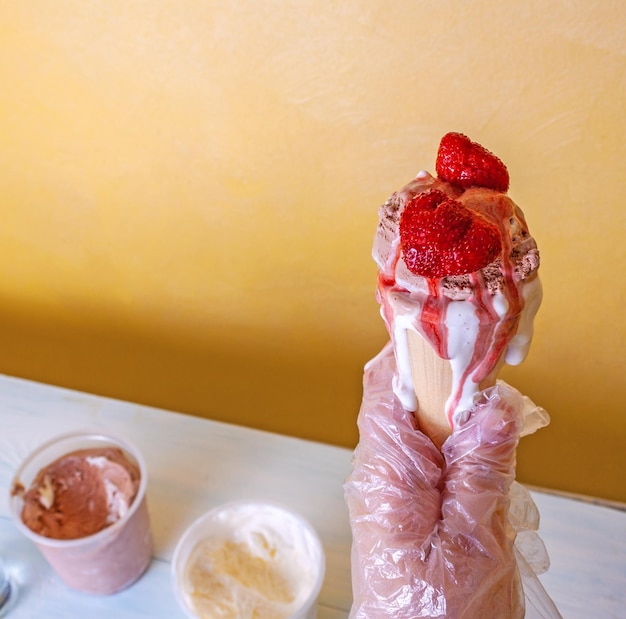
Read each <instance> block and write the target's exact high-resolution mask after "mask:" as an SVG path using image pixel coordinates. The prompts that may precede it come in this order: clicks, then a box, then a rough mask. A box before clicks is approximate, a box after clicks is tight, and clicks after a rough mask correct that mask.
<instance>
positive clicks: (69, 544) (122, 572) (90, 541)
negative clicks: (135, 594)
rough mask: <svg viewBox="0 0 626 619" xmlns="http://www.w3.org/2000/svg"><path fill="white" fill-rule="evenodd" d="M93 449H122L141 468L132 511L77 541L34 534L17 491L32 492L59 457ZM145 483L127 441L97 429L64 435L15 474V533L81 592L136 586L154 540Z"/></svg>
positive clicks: (137, 455) (139, 461)
mask: <svg viewBox="0 0 626 619" xmlns="http://www.w3.org/2000/svg"><path fill="white" fill-rule="evenodd" d="M95 447H119V448H120V449H121V450H122V451H123V452H124V453H125V454H126V456H127V457H128V458H129V459H130V460H131V461H134V462H135V463H136V464H137V466H138V467H139V471H140V475H141V479H140V484H139V490H138V492H137V496H136V497H135V499H134V500H133V502H132V504H131V506H130V508H129V510H128V512H127V513H126V514H124V516H123V517H122V518H120V519H119V520H118V521H117V522H115V523H113V524H112V525H110V526H108V527H107V528H105V529H102V530H101V531H99V532H98V533H94V534H93V535H88V536H86V537H81V538H77V539H69V540H61V539H52V538H49V537H44V536H42V535H39V534H37V533H35V532H34V531H31V530H30V529H29V528H28V527H27V526H26V525H25V524H24V523H23V522H22V518H21V513H22V507H23V500H22V497H21V496H20V495H19V493H16V492H15V489H17V488H20V487H24V488H26V489H28V488H29V487H30V485H31V484H32V482H33V480H34V479H35V477H36V475H37V473H38V472H39V471H40V470H41V469H42V468H44V467H45V466H47V465H48V464H50V463H51V462H53V461H54V460H56V459H57V458H59V457H61V456H64V455H65V454H68V453H70V452H72V451H76V450H79V449H89V448H95ZM147 482H148V479H147V471H146V465H145V462H144V460H143V457H142V456H141V453H140V452H139V450H138V449H137V448H136V447H135V446H134V445H133V444H131V443H130V442H129V441H127V440H126V439H122V438H118V437H114V436H111V435H109V434H103V433H101V432H100V431H99V430H93V431H81V432H73V433H69V434H64V435H61V436H58V437H56V438H53V439H51V440H49V441H47V442H46V443H44V444H43V445H41V446H40V447H38V448H37V449H36V450H35V451H33V452H32V453H31V454H30V455H29V456H28V457H27V458H26V459H25V460H24V461H23V462H22V464H21V465H20V467H19V468H18V469H17V471H16V473H15V476H14V478H13V482H12V483H11V489H12V490H11V498H10V501H9V503H10V509H11V514H12V516H13V519H14V522H15V524H16V526H17V528H18V529H19V530H20V531H21V532H22V533H23V534H24V535H25V536H26V537H28V538H29V539H31V540H32V541H33V542H34V543H35V544H36V545H37V547H38V548H39V550H40V551H41V553H42V554H43V555H44V557H45V558H46V559H47V560H48V562H49V563H50V565H51V566H52V567H53V568H54V570H55V571H56V572H57V574H58V575H59V576H60V577H61V579H62V580H63V581H64V582H65V583H66V584H67V585H68V586H70V587H71V588H72V589H76V590H78V591H85V592H88V593H95V594H100V595H108V594H111V593H115V592H117V591H121V590H122V589H125V588H126V587H128V586H130V585H131V584H132V583H134V582H135V581H136V580H137V579H138V578H139V577H140V576H141V575H142V574H143V573H144V571H145V570H146V569H147V567H148V565H149V563H150V559H151V556H152V535H151V533H150V521H149V517H148V508H147V504H146V487H147Z"/></svg>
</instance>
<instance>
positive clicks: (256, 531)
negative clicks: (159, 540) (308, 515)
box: [172, 502, 325, 619]
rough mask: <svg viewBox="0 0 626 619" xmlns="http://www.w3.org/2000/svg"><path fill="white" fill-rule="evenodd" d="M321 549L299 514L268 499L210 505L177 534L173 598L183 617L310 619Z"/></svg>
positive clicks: (320, 567) (319, 582)
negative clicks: (207, 509)
mask: <svg viewBox="0 0 626 619" xmlns="http://www.w3.org/2000/svg"><path fill="white" fill-rule="evenodd" d="M324 574H325V557H324V550H323V547H322V544H321V542H320V539H319V537H318V535H317V533H316V532H315V530H314V528H313V527H312V526H311V524H310V523H309V522H307V521H306V520H305V519H304V518H303V517H302V516H300V515H298V514H296V513H294V512H292V511H290V510H288V509H286V508H284V507H282V506H279V505H275V504H272V503H262V502H233V503H227V504H225V505H222V506H219V507H216V508H215V509H213V510H211V511H209V512H207V513H206V514H205V515H204V516H202V517H200V518H199V519H198V520H196V522H194V523H193V524H192V525H191V526H190V527H189V528H188V529H187V531H186V532H185V533H184V534H183V536H182V537H181V539H180V541H179V543H178V545H177V547H176V550H175V552H174V557H173V560H172V577H173V583H174V589H175V592H176V596H177V598H178V600H179V602H180V604H181V606H182V608H183V609H184V610H185V612H186V613H187V616H188V617H190V618H191V619H205V618H206V619H208V618H211V617H224V618H227V617H228V618H231V617H232V619H239V618H243V617H255V619H264V618H267V619H270V618H271V619H314V618H315V617H316V616H317V598H318V596H319V592H320V589H321V587H322V583H323V581H324Z"/></svg>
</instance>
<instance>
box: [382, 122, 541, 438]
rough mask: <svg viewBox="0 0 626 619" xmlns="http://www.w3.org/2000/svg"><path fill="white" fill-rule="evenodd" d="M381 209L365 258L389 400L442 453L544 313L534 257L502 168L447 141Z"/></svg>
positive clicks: (523, 348)
mask: <svg viewBox="0 0 626 619" xmlns="http://www.w3.org/2000/svg"><path fill="white" fill-rule="evenodd" d="M436 167H437V174H438V176H437V177H435V176H433V175H431V174H430V173H429V172H426V171H421V172H419V173H418V175H417V176H416V177H415V179H413V180H412V181H411V182H409V183H408V184H407V185H406V186H405V187H403V188H402V189H401V190H399V191H397V192H395V193H394V194H393V195H392V196H391V197H390V198H389V200H387V202H386V203H385V204H384V205H383V206H382V207H381V209H380V213H379V215H380V221H379V226H378V230H377V233H376V237H375V240H374V249H373V257H374V259H375V261H376V263H377V264H378V267H379V277H378V300H379V302H380V304H381V313H382V316H383V319H384V321H385V323H386V325H387V328H388V330H389V333H390V336H391V339H392V343H393V347H394V351H395V354H396V362H397V368H398V371H397V375H396V376H395V379H394V392H395V393H396V395H397V396H398V398H399V399H400V401H401V402H402V404H403V406H404V407H405V408H406V409H407V410H409V411H416V416H417V418H418V421H419V424H420V427H421V429H422V430H423V431H424V432H425V433H427V434H429V436H431V438H432V439H433V440H434V442H435V443H436V444H437V445H438V446H441V444H442V443H443V441H444V440H445V438H446V437H447V436H448V435H449V434H450V432H451V429H452V428H453V427H454V425H455V423H457V422H458V421H459V418H458V416H459V415H463V414H464V413H465V412H466V411H467V410H468V409H470V408H471V406H472V403H473V399H474V396H475V395H476V394H477V393H478V392H479V391H480V390H481V389H484V388H486V387H488V386H491V385H493V384H494V383H495V379H496V374H497V372H498V370H499V368H500V366H501V364H502V363H508V364H512V365H515V364H518V363H520V362H521V361H522V360H523V359H524V358H525V356H526V354H527V352H528V347H529V345H530V341H531V338H532V331H533V318H534V315H535V313H536V311H537V309H538V307H539V304H540V302H541V296H542V291H541V283H540V281H539V277H538V275H537V269H538V267H539V252H538V250H537V246H536V243H535V241H534V239H533V238H532V236H531V235H530V234H529V232H528V227H527V225H526V221H525V219H524V215H523V213H522V211H521V210H520V208H519V207H518V206H517V205H516V204H515V203H514V202H513V201H512V200H511V198H510V197H509V196H508V195H507V193H506V192H507V190H508V172H507V171H506V168H505V167H504V164H502V162H501V161H500V160H499V159H497V158H496V157H495V156H494V155H492V154H491V153H489V152H488V151H486V150H485V149H483V148H482V147H481V146H479V145H477V144H475V143H473V142H471V141H470V140H469V139H468V138H466V137H465V136H463V135H461V134H454V133H452V134H447V135H446V136H444V138H443V139H442V141H441V145H440V148H439V153H438V157H437V164H436Z"/></svg>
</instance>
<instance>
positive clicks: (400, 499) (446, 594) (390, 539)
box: [345, 345, 524, 619]
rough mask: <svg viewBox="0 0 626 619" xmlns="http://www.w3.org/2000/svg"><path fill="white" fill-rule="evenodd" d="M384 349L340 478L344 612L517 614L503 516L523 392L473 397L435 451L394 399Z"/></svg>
mask: <svg viewBox="0 0 626 619" xmlns="http://www.w3.org/2000/svg"><path fill="white" fill-rule="evenodd" d="M394 372H395V359H394V357H393V351H392V349H391V346H389V345H388V346H387V347H386V348H385V349H383V351H382V352H381V353H380V354H379V355H378V357H376V358H375V359H373V360H372V361H371V362H370V363H369V364H368V366H367V367H366V371H365V378H364V397H363V404H362V406H361V411H360V413H359V421H358V424H359V431H360V442H359V445H358V446H357V448H356V451H355V454H354V463H353V464H354V468H353V473H352V475H351V476H350V478H349V479H348V480H347V481H346V484H345V494H346V501H347V503H348V508H349V511H350V522H351V526H352V534H353V547H352V584H353V595H354V603H353V606H352V612H351V614H350V617H351V619H378V618H380V619H383V618H385V619H390V618H392V619H400V618H402V619H413V618H416V617H447V618H469V619H489V618H494V619H496V618H497V619H509V618H513V619H515V618H518V617H523V616H524V594H523V589H522V586H521V581H520V576H519V571H518V568H517V562H516V558H515V551H514V538H515V533H514V531H513V529H512V527H511V526H510V525H509V521H508V509H509V488H510V486H511V483H512V482H513V480H514V476H515V452H516V447H517V444H518V440H519V436H520V433H521V431H522V426H523V413H522V410H523V402H522V396H521V395H520V394H519V393H518V392H517V391H516V390H514V389H512V388H510V387H507V386H506V385H504V384H498V385H496V386H495V387H492V388H491V389H488V390H486V391H484V392H483V393H482V396H481V398H482V399H481V401H480V402H479V403H477V404H476V406H475V407H474V408H473V409H472V411H471V412H470V414H469V416H468V419H467V420H466V421H465V422H464V423H462V424H461V425H460V427H458V428H456V429H455V431H454V432H453V434H452V435H451V436H450V437H449V438H448V440H447V441H446V442H445V443H444V445H443V448H442V452H439V451H438V450H437V448H436V447H435V446H434V445H433V443H432V442H431V441H430V439H429V438H428V437H426V436H425V435H424V434H422V433H421V432H420V431H419V430H418V429H417V428H416V421H415V418H414V415H413V414H412V413H410V412H407V411H405V410H404V409H403V408H402V406H401V405H400V403H399V401H398V399H397V398H396V397H395V396H394V395H393V392H392V387H391V382H392V377H393V374H394Z"/></svg>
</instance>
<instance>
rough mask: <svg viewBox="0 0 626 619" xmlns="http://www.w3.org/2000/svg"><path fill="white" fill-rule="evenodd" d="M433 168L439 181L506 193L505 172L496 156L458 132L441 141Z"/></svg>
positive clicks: (506, 173)
mask: <svg viewBox="0 0 626 619" xmlns="http://www.w3.org/2000/svg"><path fill="white" fill-rule="evenodd" d="M435 169H436V170H437V174H438V176H439V178H440V179H442V180H444V181H448V182H449V183H454V184H456V185H460V186H461V187H463V189H467V188H468V187H487V188H489V189H495V190H496V191H501V192H503V193H506V192H507V190H508V188H509V172H508V170H507V169H506V166H505V165H504V163H502V161H500V159H498V157H496V156H495V155H494V154H493V153H491V152H489V151H488V150H487V149H486V148H484V147H483V146H481V145H480V144H477V143H476V142H472V141H471V140H470V139H469V138H468V137H467V136H465V135H463V134H462V133H447V134H446V135H444V136H443V138H441V143H440V144H439V151H438V152H437V162H436V164H435Z"/></svg>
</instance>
